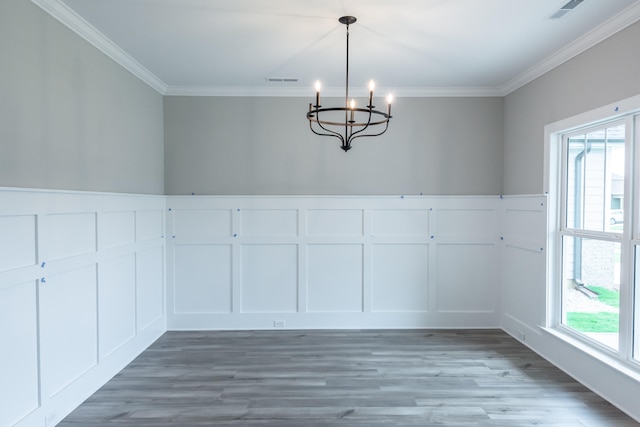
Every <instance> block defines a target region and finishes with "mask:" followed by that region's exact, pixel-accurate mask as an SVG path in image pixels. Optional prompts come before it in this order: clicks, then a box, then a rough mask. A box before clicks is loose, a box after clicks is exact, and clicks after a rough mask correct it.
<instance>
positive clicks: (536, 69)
mask: <svg viewBox="0 0 640 427" xmlns="http://www.w3.org/2000/svg"><path fill="white" fill-rule="evenodd" d="M638 20H640V2H636V3H634V4H633V5H631V6H629V7H628V8H626V9H625V10H623V11H622V12H620V13H618V14H617V15H615V16H614V17H612V18H610V19H609V20H607V21H605V22H603V23H602V24H601V25H599V26H597V27H595V28H594V29H593V30H591V31H590V32H589V33H587V34H585V35H584V36H582V37H580V38H578V39H577V40H575V41H573V42H572V43H569V44H568V45H566V46H565V47H563V48H562V49H560V50H558V51H557V52H555V53H554V54H552V55H550V56H548V57H547V58H545V59H544V60H542V61H541V62H539V63H538V64H536V65H534V66H533V67H531V68H529V69H528V70H527V71H525V72H524V73H522V74H520V75H519V76H517V77H516V78H514V79H513V80H511V81H509V82H508V83H506V84H504V85H503V86H501V87H500V88H498V92H499V93H500V94H501V95H502V96H506V95H508V94H510V93H511V92H513V91H515V90H517V89H519V88H521V87H522V86H524V85H526V84H527V83H530V82H532V81H533V80H535V79H537V78H538V77H541V76H542V75H544V74H546V73H548V72H549V71H551V70H553V69H554V68H556V67H558V66H560V65H562V64H564V63H565V62H567V61H569V60H570V59H572V58H575V57H576V56H578V55H580V54H581V53H583V52H585V51H586V50H588V49H590V48H592V47H593V46H595V45H597V44H598V43H600V42H602V41H604V40H605V39H607V38H609V37H611V36H613V35H614V34H616V33H618V32H620V31H622V30H624V29H625V28H627V27H628V26H629V25H631V24H634V23H636V22H637V21H638Z"/></svg>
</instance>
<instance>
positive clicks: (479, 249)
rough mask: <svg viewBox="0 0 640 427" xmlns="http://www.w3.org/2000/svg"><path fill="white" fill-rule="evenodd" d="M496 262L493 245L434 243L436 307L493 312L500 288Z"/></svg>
mask: <svg viewBox="0 0 640 427" xmlns="http://www.w3.org/2000/svg"><path fill="white" fill-rule="evenodd" d="M498 262H499V257H498V252H497V251H496V247H495V245H480V244H465V245H460V244H442V245H438V260H437V265H438V271H437V276H436V281H437V283H438V291H437V297H436V300H437V304H436V306H437V308H438V311H441V312H493V311H494V310H495V308H496V305H497V301H498V298H499V292H498V291H499V289H500V288H499V279H500V278H499V275H498V270H497V269H496V265H497V264H498Z"/></svg>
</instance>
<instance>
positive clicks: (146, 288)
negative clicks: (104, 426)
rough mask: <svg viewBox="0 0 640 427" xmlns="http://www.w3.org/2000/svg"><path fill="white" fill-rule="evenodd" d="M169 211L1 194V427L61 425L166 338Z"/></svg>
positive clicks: (65, 196) (110, 197)
mask: <svg viewBox="0 0 640 427" xmlns="http://www.w3.org/2000/svg"><path fill="white" fill-rule="evenodd" d="M165 202H166V199H165V198H164V197H163V196H136V195H119V194H109V193H93V192H91V193H84V192H67V191H49V190H29V189H11V188H0V343H2V349H3V351H0V378H1V380H0V402H2V404H1V405H0V406H1V407H2V409H0V425H2V426H5V425H7V426H9V425H14V424H16V423H17V425H34V426H45V425H46V426H52V425H55V424H56V423H57V422H58V421H60V420H61V419H62V418H64V416H65V415H66V414H67V413H69V411H71V410H72V409H73V408H74V407H75V406H76V405H78V404H80V403H81V402H82V401H83V400H85V399H86V398H87V397H89V395H90V394H91V393H92V392H93V391H95V390H96V389H97V388H99V387H100V386H101V385H102V384H104V382H105V381H107V380H108V379H109V378H111V377H112V376H113V375H115V374H116V373H117V372H118V371H119V370H120V369H122V368H123V367H124V366H125V365H126V364H127V363H128V362H130V361H131V360H133V359H134V358H135V357H136V356H137V355H138V354H139V353H140V352H141V351H142V350H143V349H144V348H146V347H147V346H148V345H150V344H151V343H152V342H153V341H154V340H155V339H156V338H157V337H158V336H159V335H160V334H162V333H163V332H164V331H165V330H166V322H165V315H164V313H165V309H164V289H165V288H164V268H165V264H164V247H165V242H164V239H162V238H161V237H162V236H163V235H164V231H165V228H164V220H163V218H164V212H165V206H166V203H165ZM136 237H137V238H138V241H137V240H136ZM136 321H137V322H138V326H139V327H138V328H136V326H137V325H136Z"/></svg>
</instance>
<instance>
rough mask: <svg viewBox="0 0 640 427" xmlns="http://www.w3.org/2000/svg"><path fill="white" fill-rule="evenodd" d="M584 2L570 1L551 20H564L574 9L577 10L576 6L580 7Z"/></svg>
mask: <svg viewBox="0 0 640 427" xmlns="http://www.w3.org/2000/svg"><path fill="white" fill-rule="evenodd" d="M583 1H584V0H570V1H569V3H567V4H565V5H564V6H562V7H561V8H560V10H558V11H557V12H556V13H554V14H553V15H551V17H550V18H551V19H559V18H562V17H563V16H564V15H566V14H567V13H569V12H571V11H572V10H573V9H575V8H576V6H578V5H579V4H580V3H582V2H583Z"/></svg>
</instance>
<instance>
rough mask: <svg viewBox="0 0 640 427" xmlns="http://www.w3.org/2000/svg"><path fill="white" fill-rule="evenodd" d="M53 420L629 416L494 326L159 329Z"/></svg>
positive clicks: (591, 422) (139, 422) (624, 421)
mask: <svg viewBox="0 0 640 427" xmlns="http://www.w3.org/2000/svg"><path fill="white" fill-rule="evenodd" d="M59 425H60V426H63V427H64V426H66V427H78V426H86V427H95V426H141V427H144V426H160V427H162V426H185V427H186V426H205V425H206V426H209V425H212V426H233V427H238V426H283V427H289V426H305V427H319V426H323V427H326V426H373V427H378V426H471V425H473V426H476V425H486V426H510V427H512V426H531V425H538V426H562V427H572V426H607V427H609V426H637V425H639V424H638V423H636V422H634V421H633V420H632V419H630V418H629V417H627V416H626V415H625V414H623V413H622V412H620V411H619V410H617V409H616V408H615V407H613V406H612V405H610V404H609V403H607V402H606V401H604V400H603V399H601V398H600V397H599V396H597V395H596V394H594V393H593V392H591V391H589V390H588V389H587V388H585V387H584V386H582V385H581V384H579V383H577V382H575V381H574V380H572V379H571V378H570V377H569V376H567V375H565V374H564V373H563V372H561V371H560V370H558V369H557V368H555V367H554V366H553V365H551V364H550V363H548V362H546V361H545V360H544V359H542V358H541V357H539V356H538V355H536V354H535V353H533V352H532V351H530V350H529V349H527V348H526V347H525V346H523V345H522V344H521V343H519V342H518V341H516V340H514V339H513V338H511V337H509V336H508V335H507V334H505V333H504V332H502V331H497V330H464V331H462V330H460V331H452V330H446V331H443V330H433V331H432V330H376V331H351V330H348V331H340V330H332V331H286V330H280V331H233V332H231V331H225V332H209V331H204V332H167V333H166V334H165V335H163V336H162V337H161V338H160V339H159V340H158V341H156V342H155V343H154V344H153V345H152V346H151V347H149V348H148V349H147V350H146V351H144V353H142V354H141V355H140V356H139V357H138V358H137V359H135V360H134V361H133V362H132V363H131V364H129V365H128V366H127V367H126V368H125V369H124V370H122V371H121V372H120V373H119V374H118V375H116V376H115V377H114V378H113V379H112V380H111V381H109V382H108V383H107V384H106V385H104V386H103V387H102V388H101V389H100V390H99V391H97V392H96V393H95V394H94V395H93V396H91V397H90V398H89V399H88V400H87V401H86V402H84V403H83V404H82V405H81V406H80V407H78V408H77V409H76V410H75V411H74V412H73V413H71V414H70V415H69V416H68V417H67V418H66V419H65V420H63V421H62V423H61V424H59Z"/></svg>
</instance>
